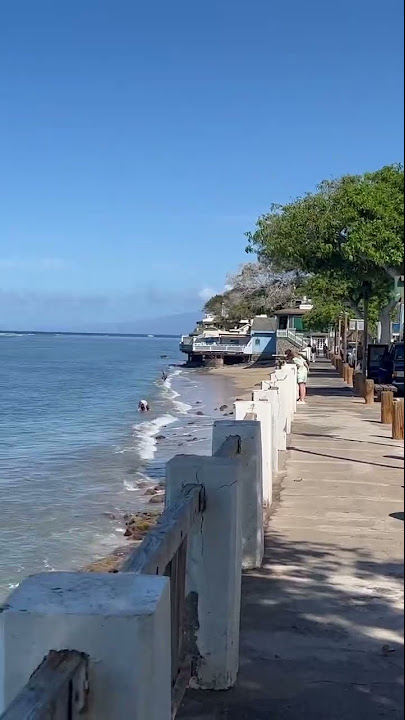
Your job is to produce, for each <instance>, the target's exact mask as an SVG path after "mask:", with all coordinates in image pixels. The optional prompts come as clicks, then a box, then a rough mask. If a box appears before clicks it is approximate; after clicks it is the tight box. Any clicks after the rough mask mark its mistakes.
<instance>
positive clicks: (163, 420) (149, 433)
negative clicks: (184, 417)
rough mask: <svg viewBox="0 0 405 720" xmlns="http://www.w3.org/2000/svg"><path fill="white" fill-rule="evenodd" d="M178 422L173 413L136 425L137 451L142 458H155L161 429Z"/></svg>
mask: <svg viewBox="0 0 405 720" xmlns="http://www.w3.org/2000/svg"><path fill="white" fill-rule="evenodd" d="M174 422H176V418H175V417H174V416H173V415H162V416H161V417H158V418H156V420H150V421H149V422H143V423H140V425H134V438H135V439H136V441H137V451H138V453H139V457H140V458H141V460H153V458H154V457H155V453H156V447H157V441H156V435H158V434H159V432H160V430H162V429H163V428H165V427H167V426H168V425H171V424H172V423H174Z"/></svg>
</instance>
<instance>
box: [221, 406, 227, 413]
mask: <svg viewBox="0 0 405 720" xmlns="http://www.w3.org/2000/svg"><path fill="white" fill-rule="evenodd" d="M219 409H220V412H223V411H224V410H228V405H221V407H220V408H219Z"/></svg>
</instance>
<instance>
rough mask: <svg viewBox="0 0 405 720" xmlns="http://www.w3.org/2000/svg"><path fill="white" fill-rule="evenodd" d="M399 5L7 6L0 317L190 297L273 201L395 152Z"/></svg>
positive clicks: (23, 1) (53, 323)
mask: <svg viewBox="0 0 405 720" xmlns="http://www.w3.org/2000/svg"><path fill="white" fill-rule="evenodd" d="M402 28H403V10H402V2H401V0H386V2H385V3H383V2H381V0H340V2H329V1H328V0H307V1H306V2H303V0H200V1H198V0H171V2H169V1H168V0H143V1H142V2H140V1H139V0H57V1H55V0H35V2H34V1H33V0H3V2H2V3H1V8H0V166H1V173H0V326H3V327H4V326H6V325H7V326H8V327H12V326H13V327H19V328H23V327H25V328H28V327H34V326H35V327H59V328H61V329H62V328H70V327H72V326H79V325H82V324H83V325H89V323H90V324H94V326H96V325H97V324H98V323H100V322H119V321H128V320H132V319H137V318H139V317H141V316H142V315H144V314H145V315H150V316H159V315H165V314H171V313H177V312H186V311H190V310H198V309H200V308H201V306H202V304H203V301H202V299H201V297H202V296H204V295H205V294H207V293H208V292H209V289H212V290H221V289H222V287H223V285H224V282H225V276H226V273H227V272H228V271H232V270H234V269H235V268H236V267H237V266H238V265H239V263H241V262H242V261H243V260H244V259H245V256H244V245H245V243H244V232H245V231H246V230H249V229H252V227H253V225H254V221H255V219H256V217H257V216H258V215H259V214H260V213H262V212H265V211H266V210H267V209H268V207H269V206H270V203H271V202H285V201H288V200H289V199H290V198H293V197H295V196H296V195H298V194H301V193H303V192H305V191H306V190H309V189H312V188H314V186H315V185H316V183H317V182H318V181H320V180H322V179H323V178H326V177H331V176H337V175H340V174H343V173H347V172H354V173H356V172H363V171H365V170H372V169H376V168H378V167H379V166H381V165H383V164H386V163H392V162H396V161H401V160H402V157H403V133H402V128H403V91H402V84H403V65H402V57H401V56H402V53H403V30H402Z"/></svg>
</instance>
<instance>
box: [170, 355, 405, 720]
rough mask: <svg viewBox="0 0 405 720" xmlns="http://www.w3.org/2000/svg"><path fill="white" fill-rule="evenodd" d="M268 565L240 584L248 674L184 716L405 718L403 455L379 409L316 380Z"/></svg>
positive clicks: (234, 719)
mask: <svg viewBox="0 0 405 720" xmlns="http://www.w3.org/2000/svg"><path fill="white" fill-rule="evenodd" d="M309 385H310V397H309V398H308V404H307V406H305V407H304V406H302V407H300V409H299V413H298V416H297V418H296V421H295V423H294V428H293V435H292V436H291V438H290V443H289V451H288V452H287V454H286V459H285V474H284V476H283V477H282V478H281V484H280V488H279V490H280V492H279V495H280V497H279V499H278V501H277V503H276V508H275V512H274V514H273V517H272V519H271V523H270V528H269V531H268V535H267V549H266V558H265V564H264V567H263V570H262V571H260V572H255V573H250V574H247V575H246V576H245V578H244V592H243V612H242V635H241V670H240V676H239V681H238V685H237V687H236V688H235V689H234V690H232V691H230V692H228V693H202V692H192V691H189V692H188V694H187V696H186V699H185V702H184V705H183V709H182V711H181V712H180V714H179V715H178V718H179V719H181V720H196V719H198V720H220V719H221V720H222V719H224V718H228V719H229V720H298V719H299V720H302V718H306V719H308V720H335V719H336V720H362V719H363V718H364V720H366V719H367V720H374V719H377V718H390V719H391V720H397V718H398V720H399V718H401V720H402V718H403V699H402V697H403V689H402V677H403V669H402V668H403V662H402V647H403V645H402V628H403V614H402V613H403V610H402V607H403V606H402V598H403V529H404V527H403V521H404V514H403V484H404V478H403V470H402V468H403V462H402V458H403V450H402V446H401V443H397V442H395V441H393V440H391V438H390V428H387V427H384V426H382V425H381V424H380V423H379V412H380V406H379V405H376V406H375V407H374V408H371V409H370V408H368V407H365V406H364V405H363V403H362V401H360V400H359V399H357V398H353V395H352V393H351V391H349V390H347V389H346V388H345V386H344V384H343V382H342V381H341V380H340V378H339V377H338V376H337V374H336V372H335V371H334V369H333V368H331V366H330V365H329V364H328V363H323V362H319V363H318V364H317V366H316V367H315V369H314V371H313V372H312V373H311V378H310V383H309Z"/></svg>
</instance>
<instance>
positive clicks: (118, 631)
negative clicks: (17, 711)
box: [0, 573, 172, 720]
mask: <svg viewBox="0 0 405 720" xmlns="http://www.w3.org/2000/svg"><path fill="white" fill-rule="evenodd" d="M0 641H1V659H0V673H1V675H0V712H1V711H3V710H4V709H5V708H6V707H7V706H8V705H9V704H10V702H11V701H12V700H13V699H14V697H15V696H16V695H17V693H18V692H19V691H20V690H21V689H22V688H23V686H24V685H25V684H26V682H27V681H28V679H29V678H30V676H31V674H32V673H33V672H34V671H35V670H36V669H37V667H38V666H39V665H40V663H41V662H42V660H43V659H44V657H45V656H46V655H47V654H48V653H49V651H50V650H66V649H74V650H77V651H79V652H83V653H86V654H87V655H88V656H89V680H90V683H89V686H90V698H89V709H88V712H87V713H86V718H88V720H112V718H114V720H126V719H127V718H128V717H133V718H136V720H171V717H172V714H171V649H170V648H171V644H170V588H169V580H168V578H164V577H153V576H142V575H133V574H131V573H127V574H125V573H123V574H118V575H117V574H113V575H111V574H108V573H106V574H102V575H99V574H92V573H46V574H42V575H34V576H33V577H30V578H27V579H26V580H24V581H23V583H22V584H21V585H20V587H19V588H18V589H17V590H15V591H14V593H13V594H12V595H11V596H10V597H9V599H8V600H7V604H6V605H5V607H4V609H3V612H2V613H1V614H0ZM66 712H67V710H66ZM66 717H67V715H66Z"/></svg>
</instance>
